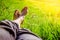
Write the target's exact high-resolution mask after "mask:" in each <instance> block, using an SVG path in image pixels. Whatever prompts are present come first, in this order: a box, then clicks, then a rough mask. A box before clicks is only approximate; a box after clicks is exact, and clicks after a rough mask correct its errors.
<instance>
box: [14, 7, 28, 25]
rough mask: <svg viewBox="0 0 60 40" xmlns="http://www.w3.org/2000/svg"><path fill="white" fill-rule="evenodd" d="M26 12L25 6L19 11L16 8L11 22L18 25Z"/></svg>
mask: <svg viewBox="0 0 60 40" xmlns="http://www.w3.org/2000/svg"><path fill="white" fill-rule="evenodd" d="M26 14H27V7H24V8H23V9H22V11H21V13H20V12H19V11H18V10H16V11H15V13H14V20H13V22H15V23H17V24H18V25H19V26H20V25H21V24H22V23H23V20H24V17H25V15H26Z"/></svg>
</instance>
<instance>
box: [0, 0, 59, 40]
mask: <svg viewBox="0 0 60 40" xmlns="http://www.w3.org/2000/svg"><path fill="white" fill-rule="evenodd" d="M26 6H27V7H28V13H27V15H26V17H25V20H24V23H23V24H22V25H21V27H22V28H26V29H29V30H31V31H32V32H33V33H35V34H36V35H38V36H39V37H41V38H42V39H43V40H60V11H59V10H60V1H59V0H0V20H5V19H8V20H13V14H14V11H15V10H16V9H18V10H20V11H21V10H22V9H23V8H24V7H26Z"/></svg>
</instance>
